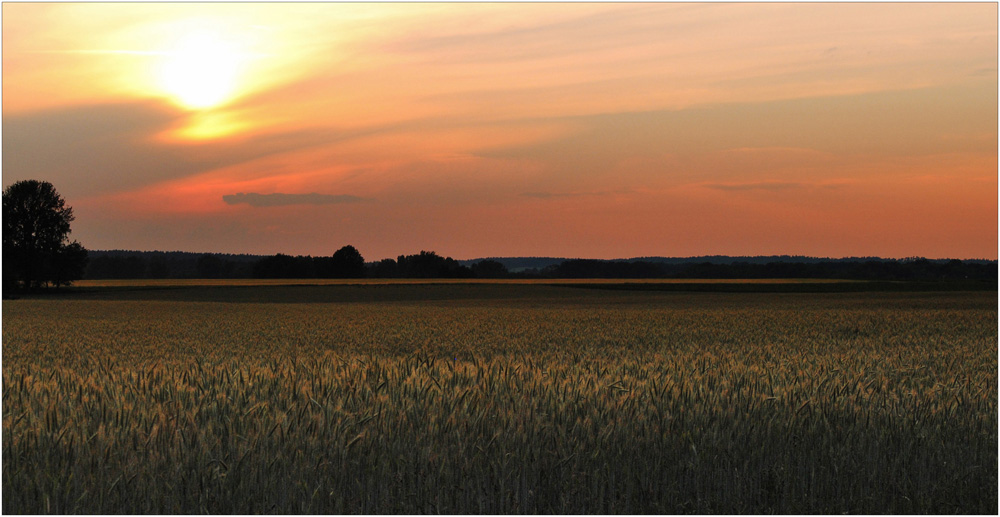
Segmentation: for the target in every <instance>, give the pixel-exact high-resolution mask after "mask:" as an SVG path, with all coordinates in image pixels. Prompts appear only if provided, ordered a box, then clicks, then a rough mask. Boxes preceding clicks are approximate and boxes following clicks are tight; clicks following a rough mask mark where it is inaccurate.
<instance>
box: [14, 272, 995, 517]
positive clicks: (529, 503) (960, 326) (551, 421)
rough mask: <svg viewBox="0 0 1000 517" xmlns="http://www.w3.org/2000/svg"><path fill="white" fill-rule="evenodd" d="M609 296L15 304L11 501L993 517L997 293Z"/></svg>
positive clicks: (96, 297)
mask: <svg viewBox="0 0 1000 517" xmlns="http://www.w3.org/2000/svg"><path fill="white" fill-rule="evenodd" d="M604 287H608V286H607V285H605V286H604ZM610 287H613V288H600V289H598V288H592V287H591V286H587V285H543V284H532V283H528V284H514V283H452V284H399V283H384V284H379V285H369V284H357V285H297V286H289V285H274V284H270V285H255V286H250V285H243V286H233V285H226V284H222V285H217V286H210V287H206V286H183V285H171V286H165V285H161V286H143V287H141V288H138V287H135V286H132V287H129V286H127V285H125V286H122V285H119V286H103V287H102V286H89V287H87V288H85V289H83V290H82V291H77V292H71V293H70V294H65V295H59V296H46V297H39V298H34V299H31V298H28V299H21V300H5V301H4V302H3V512H4V513H101V514H106V513H112V514H114V513H130V514H134V513H186V514H194V513H205V512H210V513H247V514H255V513H280V514H297V513H327V514H329V513H408V514H413V513H438V512H440V513H486V514H492V513H572V514H589V513H629V514H635V513H666V514H674V513H727V514H728V513H781V514H800V513H905V514H910V513H962V514H995V513H996V511H997V508H998V496H997V481H998V480H997V448H998V442H997V331H998V329H997V293H996V291H995V290H994V291H986V292H877V291H875V292H815V293H799V292H748V293H743V292H728V293H726V292H683V291H671V290H657V289H639V288H634V286H632V287H630V286H628V285H624V284H620V283H619V284H614V285H611V286H610Z"/></svg>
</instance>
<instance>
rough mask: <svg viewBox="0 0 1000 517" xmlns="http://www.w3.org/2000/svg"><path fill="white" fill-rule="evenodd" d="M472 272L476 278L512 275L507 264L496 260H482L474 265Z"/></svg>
mask: <svg viewBox="0 0 1000 517" xmlns="http://www.w3.org/2000/svg"><path fill="white" fill-rule="evenodd" d="M472 273H473V274H474V275H476V278H506V277H507V276H510V273H509V272H508V271H507V266H504V265H503V264H501V263H499V262H497V261H495V260H490V259H486V260H480V261H479V262H476V263H475V264H473V265H472Z"/></svg>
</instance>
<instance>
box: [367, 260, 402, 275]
mask: <svg viewBox="0 0 1000 517" xmlns="http://www.w3.org/2000/svg"><path fill="white" fill-rule="evenodd" d="M368 276H370V277H372V278H396V277H398V276H399V266H398V265H397V264H396V261H395V260H393V259H391V258H387V259H382V260H380V261H378V262H375V263H372V264H370V265H369V266H368Z"/></svg>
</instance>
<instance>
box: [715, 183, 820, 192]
mask: <svg viewBox="0 0 1000 517" xmlns="http://www.w3.org/2000/svg"><path fill="white" fill-rule="evenodd" d="M704 186H705V187H706V188H710V189H715V190H725V191H740V190H772V191H777V190H787V189H795V188H802V187H804V186H805V185H804V184H802V183H794V182H786V181H756V182H750V183H708V184H706V185H704Z"/></svg>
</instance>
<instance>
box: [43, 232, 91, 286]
mask: <svg viewBox="0 0 1000 517" xmlns="http://www.w3.org/2000/svg"><path fill="white" fill-rule="evenodd" d="M48 266H49V270H48V275H47V277H48V279H49V281H50V282H52V285H54V286H56V287H57V288H58V287H59V286H63V285H69V284H70V283H71V282H73V280H78V279H80V278H83V272H84V270H85V269H86V266H87V250H86V249H84V247H83V246H81V245H80V243H79V242H76V241H73V242H71V243H69V244H68V245H66V246H63V247H62V248H60V249H59V251H57V252H56V253H55V254H54V255H53V256H52V258H51V259H50V262H49V264H48Z"/></svg>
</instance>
